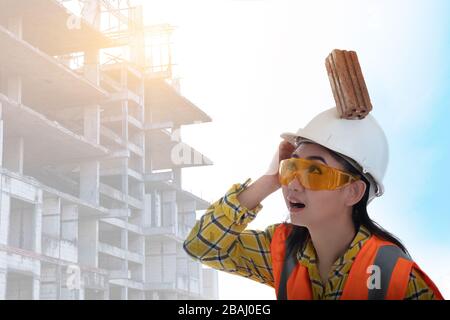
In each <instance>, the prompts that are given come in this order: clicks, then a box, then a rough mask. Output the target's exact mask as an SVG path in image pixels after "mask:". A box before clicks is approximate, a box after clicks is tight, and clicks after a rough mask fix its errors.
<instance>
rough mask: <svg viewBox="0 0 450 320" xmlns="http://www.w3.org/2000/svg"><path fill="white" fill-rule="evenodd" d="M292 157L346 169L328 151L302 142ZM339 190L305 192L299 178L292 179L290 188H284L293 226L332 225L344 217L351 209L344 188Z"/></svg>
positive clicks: (287, 186) (307, 190) (288, 186)
mask: <svg viewBox="0 0 450 320" xmlns="http://www.w3.org/2000/svg"><path fill="white" fill-rule="evenodd" d="M292 157H293V158H305V159H311V160H314V161H317V162H319V163H322V164H325V165H327V166H330V167H333V168H337V169H340V170H344V171H345V168H344V167H343V166H342V165H341V164H340V163H339V162H338V161H337V160H336V159H334V158H333V157H332V156H331V155H330V153H329V152H328V150H327V149H325V148H324V147H322V146H320V145H317V144H313V143H302V144H301V145H300V146H299V147H298V148H297V149H296V150H294V152H293V153H292ZM347 187H348V186H345V187H342V188H340V189H336V190H315V191H314V190H309V189H305V188H304V187H303V186H302V185H301V184H300V182H299V181H298V179H293V180H292V181H291V182H290V183H289V184H288V185H286V186H282V190H283V196H284V200H285V201H286V205H287V207H288V209H289V213H290V217H291V223H292V224H294V225H298V226H303V227H307V228H309V227H314V226H316V225H323V224H325V223H326V224H328V223H333V221H336V219H339V218H343V217H342V214H343V212H345V211H348V210H349V209H350V212H351V207H349V206H348V204H346V202H348V201H346V200H345V198H346V197H345V189H346V188H347ZM292 202H302V203H303V204H305V207H304V208H302V209H298V208H295V207H293V206H292V205H291V203H292Z"/></svg>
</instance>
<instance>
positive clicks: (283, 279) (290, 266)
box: [277, 232, 298, 300]
mask: <svg viewBox="0 0 450 320" xmlns="http://www.w3.org/2000/svg"><path fill="white" fill-rule="evenodd" d="M291 235H292V232H291V234H290V235H289V236H288V238H287V239H286V241H285V245H286V246H285V248H286V251H285V256H284V263H283V269H282V270H281V276H280V286H279V287H278V295H277V300H287V299H288V297H287V282H288V279H289V276H290V275H291V273H292V271H294V269H295V267H296V266H297V263H298V261H297V257H296V256H295V255H294V254H293V250H294V247H295V244H294V243H292V242H293V241H289V238H290V236H291Z"/></svg>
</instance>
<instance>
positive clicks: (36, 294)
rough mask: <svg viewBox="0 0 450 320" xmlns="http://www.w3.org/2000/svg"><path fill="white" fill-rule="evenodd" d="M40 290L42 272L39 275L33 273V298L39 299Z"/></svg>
mask: <svg viewBox="0 0 450 320" xmlns="http://www.w3.org/2000/svg"><path fill="white" fill-rule="evenodd" d="M40 290H41V280H40V273H39V274H37V275H33V287H32V292H31V299H32V300H39V298H40Z"/></svg>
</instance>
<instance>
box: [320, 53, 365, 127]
mask: <svg viewBox="0 0 450 320" xmlns="http://www.w3.org/2000/svg"><path fill="white" fill-rule="evenodd" d="M325 66H326V68H327V72H328V77H329V79H330V84H331V89H332V91H333V96H334V100H335V101H336V108H337V110H338V113H339V116H340V117H341V118H344V119H349V120H350V119H351V120H353V119H364V118H365V117H366V116H367V115H368V114H369V112H370V111H371V110H372V104H371V102H370V97H369V92H368V91H367V87H366V83H365V81H364V77H363V74H362V71H361V67H360V65H359V61H358V56H357V55H356V52H354V51H345V50H337V49H335V50H333V51H332V52H331V53H330V54H329V55H328V57H327V58H326V59H325Z"/></svg>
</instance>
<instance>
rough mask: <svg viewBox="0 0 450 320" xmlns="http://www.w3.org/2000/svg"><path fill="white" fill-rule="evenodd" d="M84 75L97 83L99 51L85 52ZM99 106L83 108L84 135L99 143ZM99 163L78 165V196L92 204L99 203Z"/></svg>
mask: <svg viewBox="0 0 450 320" xmlns="http://www.w3.org/2000/svg"><path fill="white" fill-rule="evenodd" d="M84 75H85V77H86V78H87V79H88V80H89V81H91V82H92V83H94V84H95V85H99V83H100V72H99V53H98V50H92V51H88V52H85V66H84ZM100 123H101V121H100V106H98V105H93V106H86V107H85V108H84V137H85V138H86V139H87V140H88V141H90V142H92V143H96V144H99V143H100ZM99 184H100V164H99V162H98V161H89V162H85V163H82V164H81V166H80V198H81V199H83V200H85V201H88V202H90V203H92V204H95V205H97V204H99Z"/></svg>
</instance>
